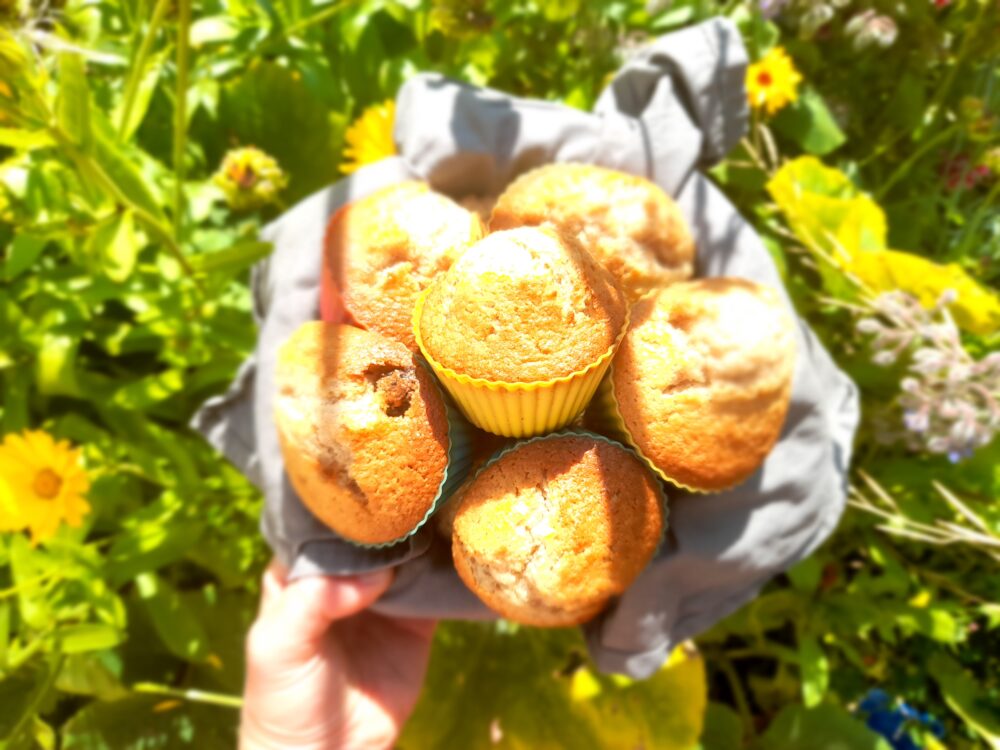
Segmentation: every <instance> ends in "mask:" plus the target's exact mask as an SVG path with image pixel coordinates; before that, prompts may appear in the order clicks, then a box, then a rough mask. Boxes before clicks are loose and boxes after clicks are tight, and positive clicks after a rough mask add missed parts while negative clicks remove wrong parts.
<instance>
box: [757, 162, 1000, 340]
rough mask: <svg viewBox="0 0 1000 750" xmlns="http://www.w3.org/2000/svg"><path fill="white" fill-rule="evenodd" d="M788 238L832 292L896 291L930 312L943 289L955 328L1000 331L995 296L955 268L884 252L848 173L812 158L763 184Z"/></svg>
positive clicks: (882, 235) (878, 212) (882, 226)
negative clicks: (952, 296)
mask: <svg viewBox="0 0 1000 750" xmlns="http://www.w3.org/2000/svg"><path fill="white" fill-rule="evenodd" d="M767 190H768V192H769V193H770V194H771V197H772V198H773V199H774V201H775V202H776V203H777V204H778V207H779V208H780V209H781V211H782V213H783V214H784V215H785V219H786V221H787V222H788V225H789V226H790V227H791V229H792V231H793V232H794V233H795V234H796V236H797V237H798V238H799V240H801V242H802V243H803V244H804V245H805V247H806V248H807V249H808V250H810V251H811V252H812V253H813V254H814V256H815V259H816V261H817V265H818V267H819V271H820V273H821V275H822V277H823V283H824V286H826V288H827V290H828V291H830V292H831V293H833V294H835V295H838V296H843V297H847V298H851V297H854V296H855V295H856V293H857V291H858V288H859V287H861V288H865V289H867V290H869V291H870V292H871V293H872V294H878V293H879V292H884V291H889V290H896V289H902V290H904V291H907V292H910V293H911V294H913V295H915V296H916V297H917V298H918V299H919V300H920V302H921V303H922V304H923V305H924V306H928V307H929V306H931V305H933V304H934V303H935V302H937V300H938V298H939V297H940V296H941V294H942V293H943V292H944V291H945V290H946V289H952V290H954V291H955V292H957V293H958V299H957V300H956V302H955V303H954V304H952V305H951V306H950V307H949V311H950V312H951V314H952V315H953V316H954V317H955V321H956V322H957V323H958V325H959V326H961V327H962V328H965V329H966V330H969V331H971V332H972V333H978V334H980V335H988V334H990V333H992V332H993V331H995V330H997V329H998V328H1000V296H998V295H997V294H995V293H993V292H992V291H991V290H989V289H987V288H986V287H984V286H983V285H981V284H979V283H978V282H977V281H976V280H975V279H974V278H973V277H971V276H970V275H969V274H968V273H966V271H965V270H964V269H963V268H962V267H961V266H959V265H958V264H957V263H949V264H939V263H935V262H933V261H930V260H927V259H926V258H921V257H920V256H918V255H914V254H912V253H905V252H901V251H898V250H890V249H889V248H888V247H887V246H886V234H887V233H886V220H885V213H884V212H883V211H882V209H881V208H880V207H879V205H878V203H876V202H875V201H874V200H873V199H872V198H871V197H870V196H868V195H865V194H864V193H862V192H861V191H860V190H858V189H857V188H856V187H855V186H854V184H853V183H852V182H851V180H850V179H849V178H848V177H847V175H846V174H844V173H843V172H841V171H840V170H838V169H834V168H830V167H826V166H824V165H823V164H822V162H820V161H819V160H818V159H816V158H815V157H812V156H803V157H800V158H798V159H794V160H793V161H790V162H788V163H786V164H785V165H784V166H782V167H781V169H779V170H778V171H777V172H776V173H775V174H774V176H773V177H772V178H771V180H770V181H769V182H768V184H767Z"/></svg>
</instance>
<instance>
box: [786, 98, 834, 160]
mask: <svg viewBox="0 0 1000 750" xmlns="http://www.w3.org/2000/svg"><path fill="white" fill-rule="evenodd" d="M773 122H774V129H775V130H776V131H778V132H779V133H783V134H784V135H787V136H788V137H790V138H792V139H793V140H794V141H795V142H796V143H798V144H799V145H800V146H801V147H802V148H803V149H804V150H805V151H807V152H808V153H810V154H817V155H819V156H823V155H824V154H828V153H830V152H831V151H833V150H835V149H837V148H839V147H840V146H842V145H843V144H844V142H845V141H846V140H847V137H846V136H845V135H844V132H843V131H842V130H841V129H840V126H839V125H837V121H836V120H834V119H833V115H832V114H831V113H830V110H829V109H828V108H827V106H826V102H825V101H823V97H822V96H820V95H819V93H817V92H816V90H815V89H813V88H812V87H810V86H806V87H804V88H803V89H802V91H801V92H800V94H799V98H798V100H797V101H795V102H794V103H793V104H791V105H790V106H788V107H785V108H784V109H783V110H782V111H781V112H779V113H778V115H777V116H776V117H775V118H774V121H773Z"/></svg>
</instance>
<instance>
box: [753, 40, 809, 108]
mask: <svg viewBox="0 0 1000 750" xmlns="http://www.w3.org/2000/svg"><path fill="white" fill-rule="evenodd" d="M801 82H802V74H801V73H799V71H798V70H796V69H795V63H793V62H792V58H790V57H789V56H788V53H787V52H785V50H784V49H783V48H782V47H772V48H771V50H770V51H769V52H768V53H767V54H766V55H764V57H763V58H762V59H760V60H759V61H757V62H755V63H754V64H753V65H751V66H750V67H749V68H747V82H746V85H747V98H748V99H749V100H750V106H751V107H753V108H754V109H757V110H760V109H763V110H764V111H766V112H767V114H768V115H773V114H774V113H775V112H777V111H778V110H780V109H782V108H783V107H784V106H785V105H787V104H788V103H790V102H794V101H795V100H796V99H797V98H798V86H799V84H800V83H801Z"/></svg>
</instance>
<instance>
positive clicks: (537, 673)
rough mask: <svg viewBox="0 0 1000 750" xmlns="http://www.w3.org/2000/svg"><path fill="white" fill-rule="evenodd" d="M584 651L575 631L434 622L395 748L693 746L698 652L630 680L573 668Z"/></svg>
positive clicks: (699, 714) (702, 701) (701, 684)
mask: <svg viewBox="0 0 1000 750" xmlns="http://www.w3.org/2000/svg"><path fill="white" fill-rule="evenodd" d="M583 653H584V646H583V642H582V641H581V639H580V637H579V634H578V633H576V632H574V631H565V630H539V629H533V628H512V627H511V626H510V625H507V624H504V623H500V624H496V625H484V624H474V623H449V624H446V625H443V626H441V627H439V628H438V635H437V637H436V639H435V643H434V649H433V652H432V656H431V665H430V671H429V673H428V678H427V680H426V682H425V685H424V692H423V694H422V697H421V700H420V702H419V703H418V706H417V709H416V711H415V712H414V714H413V716H412V718H411V719H410V722H409V723H408V724H407V726H406V728H405V729H404V732H403V735H402V737H401V738H400V740H399V743H398V744H399V747H400V748H403V750H410V749H411V748H418V749H419V750H436V749H437V748H459V747H460V748H463V750H478V749H479V748H482V749H483V750H487V749H488V748H494V747H511V748H532V750H536V749H537V750H545V749H546V748H552V749H553V750H555V749H556V748H573V750H590V749H591V748H593V749H594V750H597V749H598V748H606V747H647V748H650V749H651V750H652V749H653V748H657V749H662V750H679V749H680V748H690V747H692V746H694V745H695V744H696V742H697V738H698V736H699V735H700V734H701V727H702V721H703V716H704V710H705V705H706V684H705V672H704V665H703V664H702V661H701V658H700V656H697V654H693V655H692V654H689V653H688V652H687V651H685V650H678V651H676V652H675V654H674V655H673V656H672V658H671V661H670V662H668V664H667V665H666V666H665V667H664V668H663V669H662V670H660V672H658V673H657V674H656V675H654V676H653V677H651V678H650V679H648V680H646V681H641V682H637V681H633V680H629V679H627V678H625V677H620V676H615V677H608V676H602V675H599V674H597V673H596V671H595V670H594V669H593V668H592V667H590V666H588V665H586V664H584V665H583V666H580V667H579V668H577V669H575V671H574V665H578V664H579V663H580V660H581V659H582V658H583V657H582V654H583ZM526 696H530V699H528V700H526ZM456 706H462V709H461V710H456V709H455V707H456ZM664 706H669V707H670V710H663V707H664Z"/></svg>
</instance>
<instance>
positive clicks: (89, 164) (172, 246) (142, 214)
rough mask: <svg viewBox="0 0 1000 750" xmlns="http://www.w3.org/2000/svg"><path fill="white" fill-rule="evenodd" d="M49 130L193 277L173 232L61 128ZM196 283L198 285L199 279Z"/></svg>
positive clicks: (189, 265) (85, 170)
mask: <svg viewBox="0 0 1000 750" xmlns="http://www.w3.org/2000/svg"><path fill="white" fill-rule="evenodd" d="M49 130H50V132H51V133H52V137H53V138H55V140H56V141H57V142H58V143H59V145H60V146H61V147H62V148H63V149H64V150H65V151H66V153H68V154H69V156H70V158H72V159H73V161H74V162H76V165H77V167H78V168H79V169H80V170H81V171H84V172H86V173H87V174H89V175H90V176H91V177H92V178H93V179H94V181H95V182H97V183H99V184H100V186H101V187H102V188H103V189H104V190H106V191H107V192H108V193H110V194H111V196H112V197H113V198H114V199H115V201H117V202H118V203H119V204H121V205H122V206H125V207H126V208H128V209H129V210H131V211H132V213H133V214H134V215H135V218H136V219H138V220H139V221H140V223H142V224H143V225H144V226H145V227H146V228H147V229H148V230H149V231H150V232H151V233H152V234H154V235H156V237H157V238H158V239H159V240H160V241H162V242H163V244H164V245H166V246H167V250H168V251H169V252H170V254H171V255H173V256H174V258H175V259H176V260H177V262H178V263H179V264H180V266H181V268H183V269H184V272H185V273H186V274H187V275H188V276H193V275H194V269H192V268H191V264H190V263H188V260H187V258H185V257H184V252H183V251H182V250H181V248H180V245H178V244H177V242H176V241H175V240H174V235H173V232H171V231H170V229H169V227H166V226H164V225H163V223H162V222H160V220H159V219H157V218H156V217H155V216H153V215H151V214H150V213H149V212H148V211H146V209H144V208H142V206H139V205H138V204H136V203H135V202H133V201H132V200H131V199H130V198H129V197H128V196H127V195H125V193H123V192H122V190H121V188H119V187H118V184H117V183H116V182H115V181H114V180H113V179H111V177H109V176H108V173H107V172H105V171H104V167H102V166H101V165H100V163H99V162H97V160H96V159H94V158H93V157H92V156H90V155H89V154H87V153H85V152H83V151H81V150H80V149H79V148H78V147H77V146H76V144H74V143H73V142H72V141H71V140H70V139H69V136H67V135H66V134H65V133H64V132H62V130H61V129H60V128H58V127H56V126H51V127H50V129H49ZM195 283H196V284H197V283H198V282H197V279H196V280H195Z"/></svg>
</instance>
